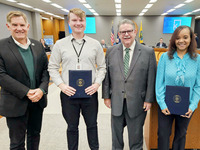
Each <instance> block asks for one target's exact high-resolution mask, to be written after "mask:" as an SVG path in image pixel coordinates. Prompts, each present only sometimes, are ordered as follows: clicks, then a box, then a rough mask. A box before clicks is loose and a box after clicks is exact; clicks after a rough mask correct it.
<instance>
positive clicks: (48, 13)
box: [44, 12, 54, 16]
mask: <svg viewBox="0 0 200 150" xmlns="http://www.w3.org/2000/svg"><path fill="white" fill-rule="evenodd" d="M44 13H45V14H47V15H50V16H53V15H54V14H52V13H50V12H44Z"/></svg>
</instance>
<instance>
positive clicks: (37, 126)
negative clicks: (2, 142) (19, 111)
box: [6, 101, 43, 150]
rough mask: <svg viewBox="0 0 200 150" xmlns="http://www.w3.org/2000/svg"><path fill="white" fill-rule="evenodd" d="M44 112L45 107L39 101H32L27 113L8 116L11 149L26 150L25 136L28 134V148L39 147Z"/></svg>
mask: <svg viewBox="0 0 200 150" xmlns="http://www.w3.org/2000/svg"><path fill="white" fill-rule="evenodd" d="M42 114H43V108H41V107H40V106H39V104H38V103H32V102H31V101H30V102H29V104H28V108H27V111H26V114H25V115H23V116H20V117H7V118H6V121H7V126H8V128H9V137H10V150H25V136H27V150H38V149H39V142H40V132H41V125H42Z"/></svg>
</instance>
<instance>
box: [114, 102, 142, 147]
mask: <svg viewBox="0 0 200 150" xmlns="http://www.w3.org/2000/svg"><path fill="white" fill-rule="evenodd" d="M145 117H146V112H142V113H141V114H140V115H138V116H136V117H134V118H130V117H129V115H128V112H127V104H126V99H124V106H123V113H122V115H121V116H113V115H111V127H112V150H123V148H124V141H123V132H124V127H125V125H127V129H128V139H129V148H130V150H142V149H143V125H144V121H145Z"/></svg>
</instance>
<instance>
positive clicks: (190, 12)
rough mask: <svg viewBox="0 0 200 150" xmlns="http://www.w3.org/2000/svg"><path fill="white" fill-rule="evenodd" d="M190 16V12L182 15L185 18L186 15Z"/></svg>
mask: <svg viewBox="0 0 200 150" xmlns="http://www.w3.org/2000/svg"><path fill="white" fill-rule="evenodd" d="M190 14H192V13H191V12H189V13H186V14H184V15H185V16H186V15H190Z"/></svg>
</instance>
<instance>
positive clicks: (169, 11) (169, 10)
mask: <svg viewBox="0 0 200 150" xmlns="http://www.w3.org/2000/svg"><path fill="white" fill-rule="evenodd" d="M174 10H176V9H170V10H168V11H167V12H168V13H169V12H172V11H174Z"/></svg>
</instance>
